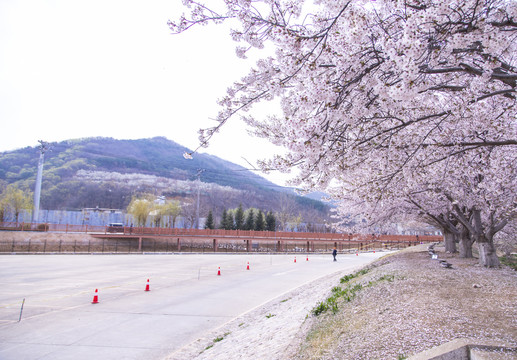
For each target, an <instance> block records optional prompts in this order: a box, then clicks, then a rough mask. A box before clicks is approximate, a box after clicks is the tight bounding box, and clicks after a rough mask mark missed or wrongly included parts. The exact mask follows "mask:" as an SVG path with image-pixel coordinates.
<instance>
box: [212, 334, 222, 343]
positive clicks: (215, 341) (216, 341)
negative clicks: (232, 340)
mask: <svg viewBox="0 0 517 360" xmlns="http://www.w3.org/2000/svg"><path fill="white" fill-rule="evenodd" d="M223 340H224V337H222V336H218V337H216V338H215V339H214V343H218V342H219V341H223Z"/></svg>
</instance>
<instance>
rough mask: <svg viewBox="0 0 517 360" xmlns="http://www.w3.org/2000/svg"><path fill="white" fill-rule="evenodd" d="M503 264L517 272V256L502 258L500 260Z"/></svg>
mask: <svg viewBox="0 0 517 360" xmlns="http://www.w3.org/2000/svg"><path fill="white" fill-rule="evenodd" d="M499 261H500V262H501V264H503V265H506V266H509V267H511V268H512V269H514V270H515V271H517V255H510V256H501V257H500V258H499Z"/></svg>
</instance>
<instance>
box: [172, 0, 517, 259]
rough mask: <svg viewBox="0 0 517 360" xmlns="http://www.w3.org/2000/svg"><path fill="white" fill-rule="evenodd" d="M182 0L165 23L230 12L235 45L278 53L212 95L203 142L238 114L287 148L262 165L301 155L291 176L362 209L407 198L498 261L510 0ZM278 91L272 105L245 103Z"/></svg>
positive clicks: (510, 188)
mask: <svg viewBox="0 0 517 360" xmlns="http://www.w3.org/2000/svg"><path fill="white" fill-rule="evenodd" d="M184 4H185V5H186V6H187V7H188V8H190V10H191V12H190V15H189V16H182V17H181V18H180V19H179V20H177V21H175V22H172V21H171V22H170V27H171V29H172V30H173V31H174V32H177V33H181V32H183V31H185V30H187V29H188V28H190V27H192V26H195V25H203V24H207V23H210V22H214V23H221V22H223V21H231V22H232V25H234V28H233V30H232V31H231V36H232V38H233V39H234V40H235V41H237V42H239V46H237V55H238V56H241V57H246V56H247V54H248V53H249V52H250V51H252V50H253V51H254V50H258V51H260V50H262V49H264V48H266V47H268V48H273V49H274V50H275V52H274V55H273V56H267V55H266V56H264V57H263V58H262V59H260V60H259V61H258V62H257V65H256V67H254V68H253V69H251V70H250V72H249V74H248V75H247V76H245V77H243V78H242V80H241V81H239V82H236V83H235V84H233V86H231V87H230V88H229V89H228V93H227V95H226V96H224V97H223V98H222V99H220V105H221V112H220V113H219V114H218V117H217V123H216V125H215V126H214V127H212V128H209V129H203V130H201V131H200V141H201V146H207V145H208V142H209V140H210V138H211V137H212V136H213V135H214V134H215V133H216V132H217V131H218V130H219V129H220V127H221V126H223V125H224V124H225V123H226V121H227V120H228V119H229V118H230V117H231V116H233V115H235V114H237V113H242V117H243V119H244V121H246V122H247V123H248V124H249V125H251V126H252V128H253V129H254V133H255V134H256V135H258V136H261V137H264V138H267V139H269V140H270V141H271V142H272V143H274V144H277V145H280V146H283V147H284V148H286V149H287V150H288V151H287V154H286V155H284V156H276V157H275V158H273V159H268V160H265V161H263V162H261V166H262V167H263V169H265V170H267V169H281V170H282V169H283V170H286V169H289V168H291V167H293V166H297V167H298V168H299V170H300V171H299V175H297V176H296V178H295V179H294V180H293V183H294V184H295V185H298V186H302V187H303V188H305V189H307V190H313V189H323V190H328V189H329V187H333V188H334V189H337V190H335V191H332V192H331V193H332V195H333V197H334V198H335V199H337V200H341V201H343V204H347V207H349V205H350V203H352V204H354V203H355V204H358V206H363V208H366V209H369V210H370V211H371V212H372V213H373V212H375V211H378V210H379V209H387V208H391V209H394V210H395V208H396V204H399V203H400V202H401V201H402V202H404V203H405V204H411V206H409V205H408V206H404V207H402V208H403V209H405V211H406V212H407V214H408V215H410V216H414V215H415V214H416V215H418V214H420V215H422V214H426V216H428V217H429V218H431V219H432V217H433V216H434V217H435V221H436V220H440V219H441V220H443V221H444V223H446V224H448V225H452V226H453V227H451V230H452V229H453V228H454V229H456V231H460V233H461V232H462V231H463V232H464V233H465V234H466V235H465V236H464V237H463V239H464V240H466V239H468V238H469V236H470V239H471V240H472V241H477V242H478V244H480V250H481V252H482V254H481V256H480V257H481V259H480V260H481V262H482V263H483V264H484V265H486V266H493V265H496V263H497V262H496V261H495V260H494V256H495V255H493V241H492V239H493V235H494V234H495V233H496V232H497V231H499V230H500V229H501V228H502V227H504V225H505V223H506V221H507V220H505V217H506V218H507V217H508V216H511V214H513V213H514V212H515V166H516V164H515V162H513V163H509V162H508V161H505V156H506V155H508V154H510V155H511V154H513V153H515V149H516V148H517V122H516V111H515V91H516V89H515V87H516V82H517V67H516V64H515V62H516V58H515V54H516V53H517V51H516V50H517V49H516V44H517V41H516V37H517V20H516V19H517V2H516V1H515V0H509V1H507V0H485V1H476V0H467V1H460V0H444V1H441V2H436V1H430V0H406V1H403V0H402V1H388V0H378V1H369V0H368V1H367V0H358V1H351V0H349V1H339V0H319V1H315V4H309V8H305V9H304V7H303V5H304V1H288V0H285V1H280V0H262V1H259V0H256V1H252V0H224V1H222V2H219V3H217V4H215V5H214V4H213V2H211V6H213V7H211V8H208V7H207V6H205V5H203V4H201V3H200V2H197V1H193V0H184ZM216 7H217V10H214V9H216ZM269 53H270V52H267V54H269ZM275 98H277V99H279V100H280V103H281V107H282V113H283V114H282V116H270V117H268V118H266V119H262V118H261V119H258V118H255V117H253V116H250V115H248V114H246V111H247V110H249V109H250V108H251V107H252V105H253V104H255V103H257V102H261V101H269V100H272V99H275ZM191 155H192V154H187V156H191ZM483 161H488V162H489V166H486V165H488V163H487V164H484V163H483ZM505 166H506V167H505ZM508 175H510V176H511V175H513V176H514V177H513V178H512V177H508ZM443 179H447V183H444V181H443ZM494 179H499V180H500V181H496V183H494V184H492V181H494ZM444 184H446V185H447V186H444ZM491 190H493V191H494V192H490V191H491ZM476 191H478V193H475V192H476ZM419 196H420V197H422V198H419ZM350 201H352V202H350ZM494 204H503V206H502V209H504V210H498V209H496V208H495V207H494V206H495V205H494ZM419 207H420V208H419ZM434 208H436V209H434ZM396 212H397V213H400V211H396ZM360 213H364V211H360ZM385 214H386V212H385ZM458 229H461V230H458ZM453 233H455V232H454V231H453ZM456 235H457V236H459V235H458V234H456ZM485 245H487V246H485Z"/></svg>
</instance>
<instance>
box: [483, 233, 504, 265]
mask: <svg viewBox="0 0 517 360" xmlns="http://www.w3.org/2000/svg"><path fill="white" fill-rule="evenodd" d="M484 240H487V239H484ZM478 248H479V263H480V264H481V265H483V266H485V267H489V268H492V267H499V266H500V265H501V263H500V262H499V258H498V257H497V254H496V251H495V245H494V242H493V241H483V242H481V241H480V242H478Z"/></svg>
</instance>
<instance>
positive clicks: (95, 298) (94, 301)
mask: <svg viewBox="0 0 517 360" xmlns="http://www.w3.org/2000/svg"><path fill="white" fill-rule="evenodd" d="M97 293H98V290H97V289H95V294H94V295H93V301H92V304H98V303H99V296H98V295H97Z"/></svg>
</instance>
